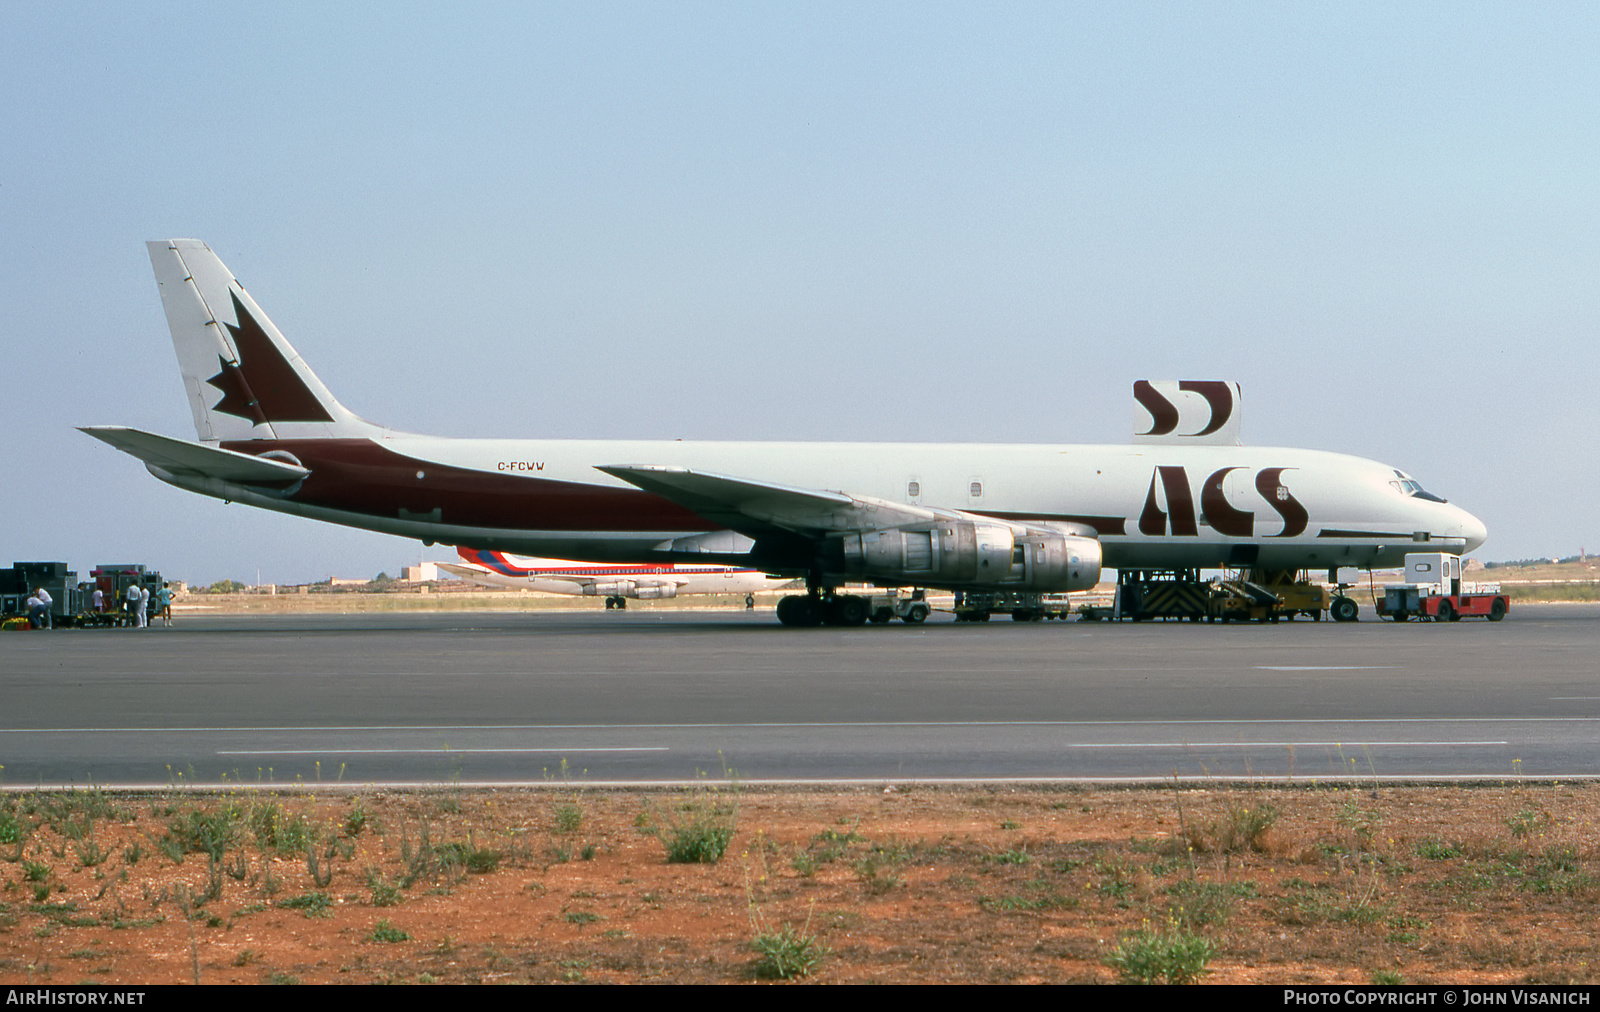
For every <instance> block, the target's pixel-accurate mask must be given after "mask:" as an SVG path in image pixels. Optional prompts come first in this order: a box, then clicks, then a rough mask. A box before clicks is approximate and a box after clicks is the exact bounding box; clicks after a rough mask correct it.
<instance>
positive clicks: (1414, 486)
mask: <svg viewBox="0 0 1600 1012" xmlns="http://www.w3.org/2000/svg"><path fill="white" fill-rule="evenodd" d="M1394 476H1395V478H1396V479H1397V480H1396V481H1391V482H1390V483H1389V484H1390V485H1392V486H1394V490H1395V491H1396V492H1399V493H1400V494H1401V495H1408V496H1412V497H1413V498H1416V499H1426V500H1427V501H1428V502H1449V501H1450V500H1448V499H1441V498H1440V497H1438V496H1436V495H1434V494H1433V493H1432V492H1429V491H1428V490H1427V489H1425V488H1423V487H1422V483H1421V482H1420V481H1417V480H1416V479H1415V478H1408V477H1406V476H1405V475H1404V474H1402V473H1401V472H1399V471H1396V472H1395V473H1394Z"/></svg>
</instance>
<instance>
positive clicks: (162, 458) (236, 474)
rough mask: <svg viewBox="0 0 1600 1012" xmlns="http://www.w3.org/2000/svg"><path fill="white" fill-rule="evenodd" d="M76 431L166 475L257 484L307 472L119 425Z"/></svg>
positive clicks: (290, 478) (286, 479)
mask: <svg viewBox="0 0 1600 1012" xmlns="http://www.w3.org/2000/svg"><path fill="white" fill-rule="evenodd" d="M78 431H79V432H86V433H88V434H89V435H91V436H93V437H94V438H96V439H98V440H100V441H101V442H103V443H109V444H111V445H112V446H114V447H116V448H117V449H119V450H121V451H122V452H123V453H127V454H131V455H132V456H135V457H138V458H139V459H140V460H142V461H144V462H145V464H147V465H149V466H150V467H158V468H160V469H161V470H163V471H166V472H167V473H169V474H179V475H194V476H199V477H202V478H216V479H218V480H220V481H231V482H241V483H244V484H258V485H259V484H269V483H273V482H293V481H299V480H300V479H301V478H304V477H305V476H306V475H308V474H310V473H311V472H310V471H308V470H306V469H305V468H303V467H296V466H295V465H293V464H290V463H286V462H285V461H281V460H268V459H267V458H265V457H252V456H251V455H250V454H248V453H236V452H235V451H233V450H224V449H222V448H221V447H216V446H207V445H205V444H204V443H191V442H189V441H188V440H186V439H173V438H172V437H171V436H158V435H156V434H155V433H154V432H145V431H144V430H143V429H130V428H126V427H124V426H121V425H87V426H83V427H81V428H79V430H78Z"/></svg>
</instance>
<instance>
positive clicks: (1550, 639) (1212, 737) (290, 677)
mask: <svg viewBox="0 0 1600 1012" xmlns="http://www.w3.org/2000/svg"><path fill="white" fill-rule="evenodd" d="M0 686H3V689H4V700H5V703H4V706H3V708H0V710H3V712H0V767H3V769H0V777H3V782H4V784H5V785H6V786H10V787H30V786H35V785H38V784H46V785H56V784H80V785H82V784H87V783H91V782H92V783H97V784H107V785H119V786H121V785H126V786H134V785H166V784H169V783H195V784H215V783H242V784H256V783H263V784H265V783H277V784H294V783H315V782H318V781H320V782H322V783H325V784H326V783H334V782H341V783H345V784H352V785H361V784H389V783H395V784H399V783H441V782H443V783H462V784H478V783H543V782H547V781H551V780H562V779H566V780H570V781H572V782H576V783H590V784H603V783H638V782H682V781H692V780H694V779H696V778H697V777H701V776H707V777H711V778H717V779H720V778H721V777H723V776H724V775H725V772H726V771H732V772H733V774H734V775H736V776H737V777H739V778H740V779H741V780H744V781H747V782H759V781H838V780H845V781H852V780H859V781H873V782H877V781H912V780H921V781H931V780H962V779H970V780H983V781H999V780H1024V781H1026V780H1051V781H1059V780H1107V779H1120V778H1146V779H1149V778H1156V779H1159V778H1166V777H1171V776H1173V775H1175V774H1176V775H1177V776H1180V777H1185V778H1208V777H1216V778H1223V777H1259V778H1282V777H1285V776H1293V777H1295V778H1297V779H1307V780H1309V779H1323V778H1329V777H1357V778H1371V777H1377V778H1385V779H1394V778H1431V777H1468V778H1510V777H1515V776H1527V777H1561V778H1569V777H1579V776H1593V775H1596V774H1597V773H1600V606H1592V605H1546V606H1537V605H1531V606H1524V607H1519V608H1517V609H1516V610H1515V611H1514V612H1513V613H1512V615H1511V616H1510V617H1509V618H1508V619H1507V620H1506V621H1504V622H1501V623H1498V624H1490V623H1487V622H1483V621H1463V622H1460V623H1454V624H1448V625H1438V624H1431V623H1411V624H1407V625H1404V626H1395V625H1393V624H1391V623H1380V622H1377V621H1375V620H1373V619H1372V617H1371V616H1370V614H1367V615H1364V616H1363V621H1362V622H1360V623H1357V624H1354V625H1337V624H1334V623H1330V622H1321V623H1310V622H1305V621H1300V622H1295V623H1280V624H1278V625H1191V624H1180V623H1156V624H1140V625H1134V624H1121V625H1100V624H1093V623H1054V622H1051V623H1040V624H1027V625H1017V624H1015V623H1012V622H1010V621H1007V620H1004V619H1001V620H997V621H995V622H991V623H988V624H986V625H966V624H962V625H957V624H954V623H949V622H930V623H929V624H928V625H926V626H921V627H910V626H904V625H901V624H898V623H896V624H894V625H891V626H884V627H877V626H867V627H863V628H860V629H849V630H838V629H786V628H783V627H781V626H778V625H777V624H776V622H775V621H774V619H773V618H772V616H771V614H770V613H757V614H751V615H747V614H744V613H703V612H702V613H696V612H677V613H668V612H654V613H650V612H643V611H638V612H629V613H625V614H617V613H608V612H604V611H596V612H584V613H574V612H550V613H544V614H526V613H524V614H472V615H461V614H383V615H352V616H281V617H247V616H240V617H227V618H220V617H219V618H190V617H184V618H181V619H180V620H179V624H178V625H177V626H176V627H175V628H173V629H170V630H168V629H159V628H156V629H150V630H145V631H137V630H101V631H76V630H73V631H65V630H63V631H57V632H54V633H13V634H6V635H3V636H0Z"/></svg>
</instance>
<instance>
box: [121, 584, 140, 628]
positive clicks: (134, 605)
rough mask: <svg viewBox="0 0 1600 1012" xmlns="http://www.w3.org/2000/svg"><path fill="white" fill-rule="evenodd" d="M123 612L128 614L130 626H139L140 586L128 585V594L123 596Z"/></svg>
mask: <svg viewBox="0 0 1600 1012" xmlns="http://www.w3.org/2000/svg"><path fill="white" fill-rule="evenodd" d="M122 610H123V611H125V612H127V613H128V624H129V625H137V624H138V621H139V585H138V584H137V583H130V584H128V590H127V593H125V594H123V595H122Z"/></svg>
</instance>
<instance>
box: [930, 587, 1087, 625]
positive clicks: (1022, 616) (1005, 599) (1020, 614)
mask: <svg viewBox="0 0 1600 1012" xmlns="http://www.w3.org/2000/svg"><path fill="white" fill-rule="evenodd" d="M955 613H956V621H957V622H987V621H989V617H990V616H991V615H994V614H996V613H998V614H1002V615H1006V614H1009V615H1010V616H1011V621H1013V622H1043V621H1045V620H1047V619H1048V620H1056V619H1059V620H1061V621H1063V622H1064V621H1066V620H1067V618H1068V617H1069V616H1071V614H1072V599H1071V598H1069V597H1068V596H1067V595H1065V594H1026V593H1016V592H1009V591H1008V592H1004V593H976V594H974V593H966V594H959V595H957V596H956V606H955Z"/></svg>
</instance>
